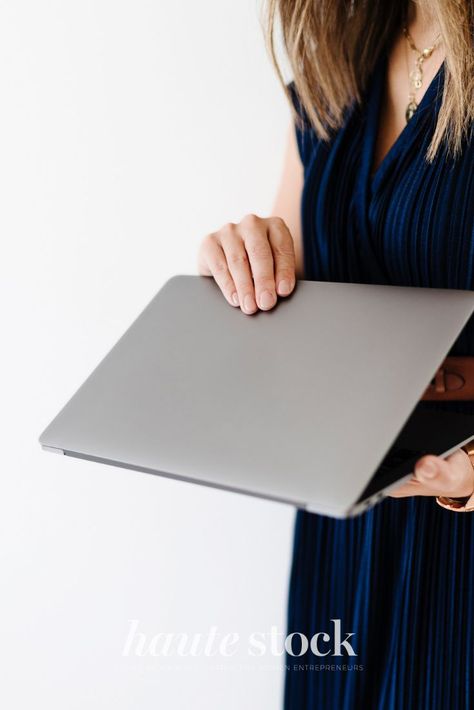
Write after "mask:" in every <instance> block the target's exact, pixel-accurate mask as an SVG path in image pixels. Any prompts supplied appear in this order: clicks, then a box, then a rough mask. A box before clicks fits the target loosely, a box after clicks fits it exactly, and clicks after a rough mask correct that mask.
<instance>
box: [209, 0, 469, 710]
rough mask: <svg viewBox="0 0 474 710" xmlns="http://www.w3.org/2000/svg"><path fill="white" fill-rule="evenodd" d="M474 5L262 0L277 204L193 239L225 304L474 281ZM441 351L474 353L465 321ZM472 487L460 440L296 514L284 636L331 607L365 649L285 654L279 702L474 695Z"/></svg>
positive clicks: (438, 705) (320, 704)
mask: <svg viewBox="0 0 474 710" xmlns="http://www.w3.org/2000/svg"><path fill="white" fill-rule="evenodd" d="M473 16H474V9H473V2H472V0H419V1H418V2H416V3H415V2H412V1H410V0H407V1H405V0H398V1H397V0H392V2H390V3H382V2H380V0H365V1H363V0H352V2H351V3H349V2H346V1H345V0H301V2H294V0H271V1H270V2H269V6H268V15H267V18H268V34H267V39H268V43H269V47H270V50H271V54H272V58H273V60H274V62H275V66H276V68H277V70H278V64H277V62H276V59H275V55H274V52H273V40H272V37H273V31H274V26H275V19H276V18H279V19H280V20H281V28H282V34H283V38H284V41H285V46H286V49H287V54H288V57H289V60H290V63H291V65H292V69H293V73H294V80H293V81H292V82H290V83H289V84H288V85H285V84H284V82H283V79H282V77H281V74H280V72H279V70H278V74H279V77H280V80H281V81H282V84H283V85H284V87H285V90H286V91H287V93H288V96H289V98H291V100H292V106H293V107H294V109H295V111H294V114H293V118H294V122H293V121H292V123H291V126H290V129H289V133H288V145H287V150H286V159H285V165H284V171H283V176H282V179H281V184H280V188H279V190H278V194H277V198H276V201H275V204H274V207H273V210H272V216H271V217H269V218H261V217H258V216H256V215H247V216H246V217H244V219H243V220H242V221H241V222H240V223H239V224H227V225H225V226H224V227H222V229H220V230H219V231H217V232H216V233H213V234H210V235H208V236H207V237H206V238H205V239H204V240H203V241H202V243H201V246H200V250H199V256H198V269H199V272H200V273H201V274H204V275H208V276H212V277H214V278H215V280H216V282H217V283H218V285H219V286H220V288H221V290H222V293H223V295H224V297H225V298H226V299H227V301H228V302H229V304H231V305H233V306H236V307H240V308H241V309H242V310H243V311H244V312H245V313H247V314H252V313H254V312H255V311H256V310H257V309H263V310H267V309H270V308H272V307H273V306H274V305H275V303H276V301H277V297H278V296H282V297H284V296H286V295H288V294H289V293H290V292H291V291H292V290H293V288H294V285H295V277H298V278H306V279H316V280H321V281H324V280H328V281H351V282H360V283H386V284H395V285H406V286H424V287H445V288H459V289H472V288H474V170H473V169H474V145H473V142H472V126H473V115H474V81H473V79H474V72H473V68H474V50H473V25H474V17H473ZM449 354H450V355H464V356H466V355H467V356H474V319H471V320H470V321H469V322H468V324H467V325H466V327H465V328H464V329H463V332H462V333H461V335H460V336H459V338H458V340H457V341H456V343H455V344H454V346H453V348H452V349H451V351H450V353H449ZM449 398H450V396H449V392H448V393H447V396H446V399H447V400H449ZM423 406H426V407H440V408H445V409H449V410H452V411H461V412H470V413H474V402H471V401H464V402H463V401H454V400H453V401H441V402H424V403H423ZM290 473H291V472H289V475H290ZM473 490H474V476H473V467H472V464H471V462H470V459H469V456H468V454H467V453H466V452H465V451H463V450H459V451H456V452H455V453H453V454H452V455H451V456H449V457H448V458H447V459H446V460H443V459H440V458H438V457H436V456H424V457H423V458H421V459H420V460H419V461H418V462H417V465H416V468H415V474H414V476H413V480H412V481H410V482H409V483H408V484H404V485H403V486H401V487H399V488H398V489H397V490H396V491H395V492H394V493H393V496H391V497H390V498H386V499H385V500H384V501H383V502H382V503H380V504H379V505H378V506H376V507H375V508H373V509H371V510H369V511H367V512H366V513H365V514H363V515H360V516H358V517H356V518H353V519H349V520H335V519H332V518H329V517H326V516H320V515H315V514H309V513H306V512H302V511H299V512H298V514H297V520H296V533H295V542H294V557H293V566H292V574H291V583H290V594H289V620H288V632H289V633H290V632H292V631H295V632H301V633H304V634H305V635H306V636H307V637H308V638H309V637H311V636H312V635H313V634H314V633H315V632H317V631H324V630H329V627H330V620H331V619H340V620H341V625H342V628H343V630H344V631H346V632H351V633H353V634H354V636H352V637H351V639H352V641H353V645H354V650H355V652H356V653H357V657H356V658H355V659H354V658H347V657H346V658H340V657H339V658H338V657H335V658H334V657H329V661H328V658H327V657H326V658H319V659H318V658H316V657H315V656H311V655H310V653H306V654H305V655H304V656H302V657H301V658H299V659H296V660H298V662H299V664H300V665H301V666H304V663H305V661H306V664H307V665H306V668H305V669H304V670H299V667H298V666H295V664H294V661H295V659H291V658H289V662H288V666H287V667H288V668H289V670H288V672H287V677H286V691H285V706H286V708H287V710H296V709H297V710H303V709H304V708H314V709H317V710H322V709H325V708H330V709H331V710H339V709H342V708H344V709H345V708H363V709H367V710H369V709H372V708H380V709H382V708H383V709H384V710H385V709H387V708H390V709H391V708H403V709H404V710H405V709H406V708H417V710H418V709H421V708H426V710H428V708H429V710H435V709H439V710H444V709H445V708H448V707H449V708H456V709H458V708H468V707H472V706H473V704H474V652H473V650H474V598H473V596H472V595H473V592H474V516H473V515H469V514H468V513H466V514H463V515H459V514H457V515H456V514H455V511H458V512H459V511H463V512H464V511H466V510H468V509H470V508H471V507H474V503H473V499H471V500H470V501H469V504H468V505H467V506H465V503H466V499H467V497H468V496H470V495H471V494H472V493H473ZM457 499H459V500H457ZM438 503H439V504H438ZM446 508H447V509H446ZM354 661H355V663H356V664H357V665H358V669H355V668H354ZM318 662H319V663H320V664H323V663H328V664H329V665H330V664H331V663H341V662H343V663H347V664H351V665H352V666H353V669H352V670H346V671H337V670H321V669H320V670H317V669H315V668H317V666H316V664H317V663H318ZM310 664H313V669H312V668H311V665H310ZM349 667H350V666H349ZM361 668H362V670H361Z"/></svg>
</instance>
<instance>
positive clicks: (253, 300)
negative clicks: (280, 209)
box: [198, 214, 296, 314]
mask: <svg viewBox="0 0 474 710" xmlns="http://www.w3.org/2000/svg"><path fill="white" fill-rule="evenodd" d="M295 270H296V269H295V247H294V242H293V238H292V236H291V234H290V231H289V229H288V227H287V225H286V223H285V222H284V220H283V219H282V218H281V217H257V216H256V215H254V214H248V215H246V216H245V217H244V218H243V219H242V220H241V221H240V222H239V223H238V224H235V223H233V222H229V223H227V224H225V225H224V226H223V227H221V229H219V230H218V231H217V232H212V233H211V234H208V235H207V236H206V237H204V239H203V240H202V242H201V245H200V247H199V252H198V271H199V273H200V274H201V275H202V276H213V277H214V279H215V281H216V283H217V285H218V286H219V288H220V289H221V291H222V293H223V294H224V296H225V298H226V299H227V301H228V303H230V305H231V306H240V308H241V309H242V311H243V312H244V313H248V314H251V313H255V311H257V310H258V309H261V310H263V311H268V310H270V309H271V308H273V306H274V305H275V304H276V302H277V296H288V295H289V294H290V293H291V292H292V291H293V289H294V287H295V283H296V276H295Z"/></svg>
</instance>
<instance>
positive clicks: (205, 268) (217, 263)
mask: <svg viewBox="0 0 474 710" xmlns="http://www.w3.org/2000/svg"><path fill="white" fill-rule="evenodd" d="M199 273H200V274H202V275H203V276H212V277H213V278H214V280H215V281H216V283H217V285H218V286H219V288H220V290H221V291H222V293H223V295H224V296H225V298H226V300H227V301H228V303H230V305H231V306H238V305H239V297H238V294H237V289H236V287H235V284H234V280H233V278H232V276H231V274H230V271H229V269H228V266H227V261H226V257H225V254H224V250H223V249H222V246H221V245H220V244H219V242H218V240H217V238H216V236H215V235H214V234H209V235H208V236H207V237H205V238H204V239H203V242H202V246H201V249H200V255H199Z"/></svg>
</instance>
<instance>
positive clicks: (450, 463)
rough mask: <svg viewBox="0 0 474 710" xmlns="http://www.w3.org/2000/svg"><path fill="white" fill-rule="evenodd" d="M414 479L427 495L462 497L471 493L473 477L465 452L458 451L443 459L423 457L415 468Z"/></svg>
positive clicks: (429, 456)
mask: <svg viewBox="0 0 474 710" xmlns="http://www.w3.org/2000/svg"><path fill="white" fill-rule="evenodd" d="M415 477H416V479H417V480H418V481H419V482H420V483H421V484H422V485H423V486H424V488H425V489H426V490H427V491H428V495H429V494H431V495H445V496H452V497H459V498H460V497H463V496H467V495H470V494H471V493H472V488H473V482H474V476H473V469H472V464H471V462H470V460H469V457H468V456H467V454H466V452H465V451H462V450H460V449H458V450H457V451H455V452H454V453H453V454H451V455H450V456H448V457H446V458H445V459H443V458H442V457H440V456H431V455H428V456H423V457H422V458H421V459H419V460H418V461H417V463H416V466H415Z"/></svg>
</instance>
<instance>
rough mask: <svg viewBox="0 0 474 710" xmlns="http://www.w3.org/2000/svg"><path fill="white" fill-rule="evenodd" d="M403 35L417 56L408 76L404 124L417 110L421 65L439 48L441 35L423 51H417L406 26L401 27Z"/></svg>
mask: <svg viewBox="0 0 474 710" xmlns="http://www.w3.org/2000/svg"><path fill="white" fill-rule="evenodd" d="M403 34H404V35H405V37H406V40H407V42H408V44H409V46H410V49H411V50H412V51H413V52H416V54H417V55H418V56H417V57H416V59H415V68H414V69H412V70H411V71H410V72H409V74H408V77H409V80H410V92H409V94H408V105H407V108H406V111H405V118H406V122H407V123H408V121H409V120H410V119H411V118H412V117H413V114H414V113H415V111H416V109H417V108H418V103H417V101H416V98H415V97H416V92H417V91H418V89H421V87H422V85H423V63H424V62H425V60H426V59H429V58H430V57H431V55H432V54H433V52H434V51H435V49H437V47H438V46H439V43H440V41H441V35H440V34H439V35H438V36H437V37H436V39H435V41H434V42H433V44H432V45H431V46H430V47H425V49H418V47H417V46H416V44H415V43H414V41H413V38H412V36H411V34H410V33H409V31H408V27H407V26H406V24H405V25H404V26H403Z"/></svg>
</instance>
